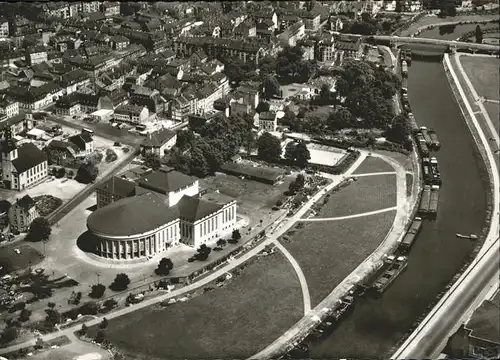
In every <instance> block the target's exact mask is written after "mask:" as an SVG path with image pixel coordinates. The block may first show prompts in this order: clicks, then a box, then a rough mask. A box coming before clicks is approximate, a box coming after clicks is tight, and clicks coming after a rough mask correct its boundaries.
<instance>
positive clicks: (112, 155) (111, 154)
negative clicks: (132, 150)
mask: <svg viewBox="0 0 500 360" xmlns="http://www.w3.org/2000/svg"><path fill="white" fill-rule="evenodd" d="M116 159H118V155H116V152H115V151H114V150H113V149H107V150H106V162H108V163H109V162H113V161H115V160H116Z"/></svg>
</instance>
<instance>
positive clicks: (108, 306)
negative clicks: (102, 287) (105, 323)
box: [102, 299, 118, 310]
mask: <svg viewBox="0 0 500 360" xmlns="http://www.w3.org/2000/svg"><path fill="white" fill-rule="evenodd" d="M102 305H103V306H104V307H105V308H106V309H107V310H111V309H113V308H114V307H115V306H116V305H118V302H117V301H116V300H115V299H108V300H106V301H105V302H104V304H102Z"/></svg>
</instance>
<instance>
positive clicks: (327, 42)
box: [314, 36, 336, 62]
mask: <svg viewBox="0 0 500 360" xmlns="http://www.w3.org/2000/svg"><path fill="white" fill-rule="evenodd" d="M335 57H336V53H335V41H334V40H333V38H332V37H331V36H328V37H327V38H324V39H321V40H319V41H318V42H317V43H316V46H315V47H314V58H315V59H316V60H318V61H320V62H325V61H332V60H335Z"/></svg>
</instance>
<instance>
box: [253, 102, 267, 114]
mask: <svg viewBox="0 0 500 360" xmlns="http://www.w3.org/2000/svg"><path fill="white" fill-rule="evenodd" d="M270 108H271V105H269V103H267V102H265V101H261V102H260V103H259V105H257V107H256V108H255V111H256V112H257V113H258V114H260V113H263V112H267V111H269V109H270Z"/></svg>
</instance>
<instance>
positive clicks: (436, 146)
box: [429, 129, 441, 150]
mask: <svg viewBox="0 0 500 360" xmlns="http://www.w3.org/2000/svg"><path fill="white" fill-rule="evenodd" d="M429 137H430V138H431V148H432V149H434V150H439V149H440V148H441V143H440V142H439V139H438V137H437V134H436V131H434V130H433V129H429Z"/></svg>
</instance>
